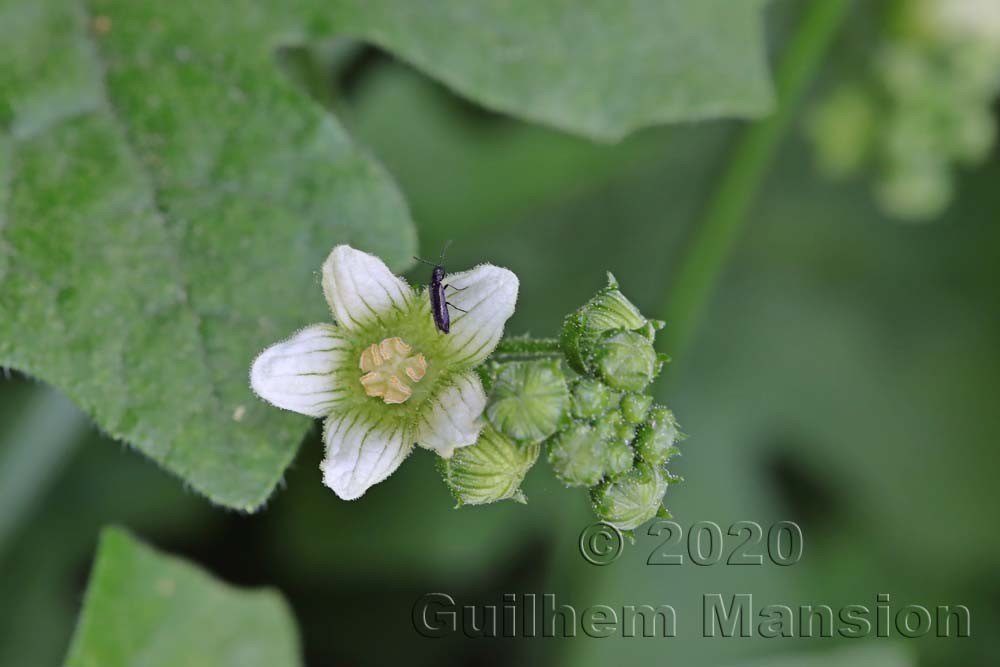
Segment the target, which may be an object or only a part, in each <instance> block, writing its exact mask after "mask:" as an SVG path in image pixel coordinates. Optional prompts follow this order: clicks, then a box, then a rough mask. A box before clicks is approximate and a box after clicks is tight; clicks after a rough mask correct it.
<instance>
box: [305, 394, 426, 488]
mask: <svg viewBox="0 0 1000 667" xmlns="http://www.w3.org/2000/svg"><path fill="white" fill-rule="evenodd" d="M405 435H406V434H405V432H404V429H403V428H401V427H399V426H398V425H395V424H391V423H389V422H378V421H377V418H376V417H374V416H371V415H367V414H365V413H363V412H355V413H353V414H348V415H343V416H337V417H332V416H331V417H330V418H329V419H327V420H326V424H325V425H324V431H323V441H324V442H325V443H326V458H325V459H323V463H321V464H320V470H322V471H323V483H324V484H326V485H327V486H328V487H330V488H331V489H333V491H334V493H336V494H337V495H338V496H340V497H341V498H343V499H344V500H354V499H355V498H360V497H361V496H362V495H364V493H365V491H367V490H368V489H369V487H371V486H373V485H375V484H378V483H379V482H381V481H382V480H383V479H385V478H386V477H388V476H389V475H391V474H392V473H393V472H394V471H395V470H396V468H398V467H399V464H400V463H402V462H403V459H405V458H406V455H407V454H409V453H410V450H411V449H413V443H412V442H410V441H408V440H407V439H406V437H405Z"/></svg>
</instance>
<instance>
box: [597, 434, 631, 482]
mask: <svg viewBox="0 0 1000 667" xmlns="http://www.w3.org/2000/svg"><path fill="white" fill-rule="evenodd" d="M604 459H605V470H604V474H605V476H606V477H614V476H616V475H620V474H622V473H624V472H628V471H629V470H630V469H631V468H632V464H633V463H635V450H633V449H632V448H631V447H630V446H629V445H628V444H626V443H625V442H623V441H621V440H618V441H615V442H612V443H610V444H609V445H608V447H607V449H606V450H605V452H604Z"/></svg>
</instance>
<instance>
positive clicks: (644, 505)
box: [590, 462, 669, 530]
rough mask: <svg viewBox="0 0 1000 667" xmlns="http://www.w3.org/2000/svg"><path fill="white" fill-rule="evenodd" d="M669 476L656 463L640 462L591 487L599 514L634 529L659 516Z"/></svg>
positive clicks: (624, 526)
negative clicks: (625, 471)
mask: <svg viewBox="0 0 1000 667" xmlns="http://www.w3.org/2000/svg"><path fill="white" fill-rule="evenodd" d="M668 481H669V480H668V478H667V476H666V474H665V473H664V472H663V471H661V470H660V469H659V468H657V467H655V466H651V465H649V464H648V463H643V462H639V463H637V464H636V465H635V466H634V467H633V468H632V469H631V470H629V471H628V472H627V473H625V474H624V475H621V476H618V477H615V478H612V479H609V480H606V481H605V482H603V483H602V484H601V485H599V486H597V487H595V488H594V489H592V490H591V494H590V497H591V500H593V502H594V511H595V512H596V513H597V516H598V517H599V518H600V519H601V520H602V521H605V522H607V523H609V524H611V525H612V526H614V527H616V528H618V529H620V530H632V529H633V528H637V527H639V526H641V525H642V524H643V523H645V522H646V521H648V520H649V519H652V518H653V517H654V516H656V514H657V512H658V511H659V510H660V508H661V507H662V502H663V494H664V493H666V491H667V484H668Z"/></svg>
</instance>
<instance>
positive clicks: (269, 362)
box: [250, 324, 346, 417]
mask: <svg viewBox="0 0 1000 667" xmlns="http://www.w3.org/2000/svg"><path fill="white" fill-rule="evenodd" d="M345 347H346V343H345V342H344V339H343V338H342V337H341V335H340V334H339V333H338V332H337V327H335V326H333V325H332V324H313V325H312V326H308V327H306V328H305V329H302V330H301V331H299V332H298V333H296V334H294V335H293V336H292V337H291V338H288V339H287V340H284V341H282V342H280V343H275V344H274V345H272V346H271V347H269V348H267V349H266V350H264V351H263V352H261V353H260V356H258V357H257V358H256V359H255V360H254V362H253V366H251V367H250V387H251V388H252V389H253V390H254V392H255V393H256V394H257V395H258V396H260V397H261V398H263V399H264V400H265V401H267V402H269V403H273V404H274V405H276V406H278V407H279V408H284V409H285V410H292V411H294V412H300V413H302V414H304V415H309V416H310V417H325V416H326V415H328V414H330V408H331V407H332V406H333V405H334V403H336V401H337V396H338V394H339V391H338V389H337V388H336V387H335V386H334V380H333V371H334V369H336V368H337V366H338V365H340V364H341V363H343V358H344V348H345Z"/></svg>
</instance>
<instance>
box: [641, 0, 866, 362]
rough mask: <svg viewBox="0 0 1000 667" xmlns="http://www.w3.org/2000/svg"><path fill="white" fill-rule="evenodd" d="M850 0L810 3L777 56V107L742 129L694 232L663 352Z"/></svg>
mask: <svg viewBox="0 0 1000 667" xmlns="http://www.w3.org/2000/svg"><path fill="white" fill-rule="evenodd" d="M850 4H851V0H814V1H813V2H811V3H808V9H807V10H806V13H805V16H803V18H802V20H801V22H800V24H799V27H798V28H797V29H796V32H795V34H794V35H793V36H792V39H791V42H790V43H789V45H788V47H787V48H786V49H785V52H784V53H783V54H782V56H781V61H780V63H779V64H778V67H777V73H776V75H775V88H776V94H777V100H778V101H777V109H776V110H775V113H773V114H772V115H771V116H769V117H767V118H765V119H763V120H761V121H758V122H756V123H754V124H753V125H750V126H749V127H747V128H746V129H745V130H744V131H743V133H742V135H741V136H740V137H739V138H738V140H737V143H736V146H735V148H734V151H733V154H732V157H731V158H730V161H729V163H728V165H727V167H726V170H725V171H724V172H723V175H722V179H721V181H720V182H719V184H718V186H717V188H716V190H715V192H714V194H713V195H712V197H711V199H710V200H709V203H708V206H707V208H706V209H705V213H704V217H703V218H702V220H701V223H700V224H699V225H698V226H697V228H696V229H695V231H694V235H693V237H692V238H691V240H690V245H689V247H688V249H687V251H686V252H685V253H684V255H683V259H682V261H681V264H680V267H679V269H678V271H677V273H676V275H675V276H674V280H673V283H672V285H671V288H670V289H669V291H668V293H667V296H666V299H665V300H664V303H663V305H662V307H661V309H660V312H661V313H663V319H664V320H666V322H667V328H666V329H665V330H664V331H663V335H662V338H661V344H662V349H663V350H665V351H667V352H669V353H670V355H671V356H672V357H674V358H678V357H680V356H681V355H683V353H684V351H685V349H686V348H687V345H688V344H689V342H690V339H691V337H692V335H693V334H694V333H695V331H697V328H698V325H699V323H700V320H701V317H702V314H703V311H704V310H705V307H706V305H707V303H708V301H709V299H710V297H711V295H712V292H713V289H714V287H715V284H716V282H717V281H718V279H719V276H720V274H721V273H722V271H723V269H724V267H725V263H726V260H727V259H728V257H729V255H730V253H731V251H732V248H733V245H734V243H735V241H736V239H737V238H738V236H739V233H740V230H741V229H742V226H743V221H744V220H745V219H746V216H747V212H748V209H749V208H750V206H751V205H752V204H753V201H754V197H755V195H756V194H757V191H758V190H759V189H760V186H761V184H762V183H763V181H764V178H765V176H766V175H767V170H768V167H769V166H770V164H771V162H772V159H773V158H774V155H775V152H776V150H777V147H778V145H779V144H780V142H781V139H782V138H783V137H784V136H785V134H786V132H787V131H788V128H789V127H790V125H791V121H792V119H793V117H794V113H795V110H796V109H797V107H798V105H799V102H800V101H801V99H802V97H803V95H804V93H805V91H806V90H807V88H808V86H809V83H810V82H811V81H812V79H813V78H814V76H815V75H816V73H817V71H818V69H819V66H820V65H821V64H822V62H823V56H824V55H825V53H826V51H827V49H828V47H829V46H830V44H831V42H832V41H833V37H834V35H835V34H836V32H837V29H838V28H839V27H840V25H841V23H842V22H843V20H844V18H845V17H846V16H847V9H848V8H849V6H850Z"/></svg>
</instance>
